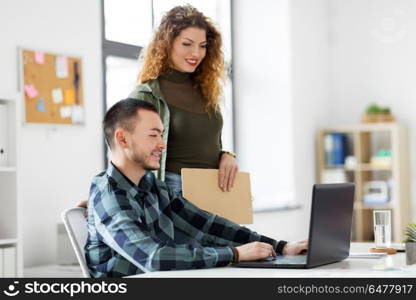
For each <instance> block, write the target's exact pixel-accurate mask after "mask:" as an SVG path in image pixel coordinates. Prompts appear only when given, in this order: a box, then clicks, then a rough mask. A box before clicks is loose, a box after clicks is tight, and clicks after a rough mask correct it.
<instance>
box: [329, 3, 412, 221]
mask: <svg viewBox="0 0 416 300" xmlns="http://www.w3.org/2000/svg"><path fill="white" fill-rule="evenodd" d="M329 3H330V6H329V8H330V14H331V20H330V28H331V31H332V32H331V61H330V66H331V70H330V74H331V76H330V77H331V84H330V86H331V91H330V99H331V101H330V114H329V115H328V117H329V118H330V120H331V122H332V123H334V124H337V123H352V122H359V121H360V118H361V116H362V114H363V112H364V111H365V108H366V106H367V105H369V104H370V103H372V102H377V103H378V104H380V105H383V106H389V107H391V108H392V112H393V114H394V115H395V116H396V117H397V119H398V121H399V122H401V123H403V124H405V125H406V126H407V127H408V128H409V129H410V142H411V150H410V154H411V175H412V181H411V182H412V191H415V190H416V157H415V155H414V153H413V151H412V149H415V147H416V145H415V142H416V118H415V112H416V101H415V99H416V88H415V78H416V55H415V53H416V19H415V15H416V1H414V0H349V1H344V0H331V1H329ZM412 216H413V219H416V200H413V213H412Z"/></svg>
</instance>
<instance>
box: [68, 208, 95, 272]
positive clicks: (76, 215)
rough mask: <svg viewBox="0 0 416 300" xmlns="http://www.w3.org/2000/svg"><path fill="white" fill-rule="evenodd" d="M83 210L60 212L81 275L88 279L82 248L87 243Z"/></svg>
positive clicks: (71, 209)
mask: <svg viewBox="0 0 416 300" xmlns="http://www.w3.org/2000/svg"><path fill="white" fill-rule="evenodd" d="M84 212H85V208H81V207H75V208H70V209H67V210H65V211H64V212H62V214H61V218H62V220H63V222H64V225H65V228H66V231H67V232H68V236H69V240H70V241H71V244H72V247H73V248H74V251H75V255H76V257H77V259H78V262H79V264H80V266H81V270H82V275H84V277H85V278H89V277H91V276H90V273H89V270H88V267H87V263H86V260H85V252H84V246H85V243H86V242H87V237H88V230H87V220H86V218H85V216H84Z"/></svg>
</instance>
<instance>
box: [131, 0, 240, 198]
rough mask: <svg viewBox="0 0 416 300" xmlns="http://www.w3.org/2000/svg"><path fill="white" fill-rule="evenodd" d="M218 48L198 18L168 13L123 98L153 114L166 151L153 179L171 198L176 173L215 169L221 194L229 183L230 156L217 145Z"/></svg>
mask: <svg viewBox="0 0 416 300" xmlns="http://www.w3.org/2000/svg"><path fill="white" fill-rule="evenodd" d="M221 46H222V41H221V35H220V33H219V32H218V30H217V29H216V28H215V26H214V25H213V24H212V22H211V21H210V20H209V19H208V18H207V17H205V16H204V15H203V14H202V13H201V12H199V11H198V10H196V9H195V8H193V7H192V6H190V5H186V6H177V7H174V8H173V9H171V10H170V11H169V12H167V13H166V14H165V15H164V17H163V18H162V21H161V24H160V26H159V28H158V29H157V31H156V33H155V35H154V38H153V40H152V41H151V43H150V44H149V46H148V48H147V51H146V52H145V55H144V63H143V68H142V71H141V73H140V75H139V85H138V86H137V87H136V88H135V90H134V91H133V92H132V93H131V94H130V95H129V97H130V98H135V99H140V100H145V101H148V102H150V103H152V104H153V105H154V106H155V107H156V108H157V110H158V112H159V115H160V117H161V119H162V122H163V125H164V127H165V134H164V139H165V142H166V143H167V150H166V151H164V153H163V154H162V157H161V168H160V169H159V171H158V178H159V179H161V180H165V183H166V184H167V185H168V186H170V187H171V188H172V189H173V190H174V191H175V192H181V191H182V187H181V176H180V174H181V169H182V168H204V169H217V168H218V169H219V176H218V185H219V187H220V188H221V189H222V190H223V191H229V190H230V188H231V187H232V186H233V183H234V180H235V176H236V173H237V170H238V166H237V162H236V159H235V155H234V153H232V152H228V151H223V149H222V143H221V132H222V127H223V119H222V116H221V112H220V109H219V102H220V96H221V80H222V77H223V74H224V59H223V54H222V51H221Z"/></svg>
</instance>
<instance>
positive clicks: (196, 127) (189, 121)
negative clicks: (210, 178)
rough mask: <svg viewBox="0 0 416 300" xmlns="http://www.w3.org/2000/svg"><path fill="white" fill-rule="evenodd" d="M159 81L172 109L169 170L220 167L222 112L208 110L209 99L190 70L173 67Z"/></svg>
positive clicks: (167, 168) (168, 146)
mask: <svg viewBox="0 0 416 300" xmlns="http://www.w3.org/2000/svg"><path fill="white" fill-rule="evenodd" d="M159 83H160V89H161V92H162V95H163V96H164V99H165V101H166V103H167V104H168V107H169V111H170V122H169V123H170V124H169V128H170V129H169V137H168V139H169V143H168V145H167V153H168V154H167V158H166V171H167V172H173V173H176V174H181V169H182V168H202V169H216V168H218V160H219V157H220V153H221V145H220V138H221V130H222V126H223V120H222V117H221V115H220V114H216V113H215V112H213V111H210V113H209V114H208V113H207V112H205V110H204V104H205V100H204V98H203V97H202V94H201V92H200V91H199V89H197V88H195V87H194V85H193V80H192V79H191V77H190V73H182V72H179V71H176V70H172V71H171V72H170V73H169V74H167V75H164V76H161V77H160V79H159Z"/></svg>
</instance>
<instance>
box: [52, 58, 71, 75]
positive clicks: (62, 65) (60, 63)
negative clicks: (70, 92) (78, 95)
mask: <svg viewBox="0 0 416 300" xmlns="http://www.w3.org/2000/svg"><path fill="white" fill-rule="evenodd" d="M55 68H56V77H58V78H67V77H68V58H67V57H66V56H57V57H56V60H55Z"/></svg>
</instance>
